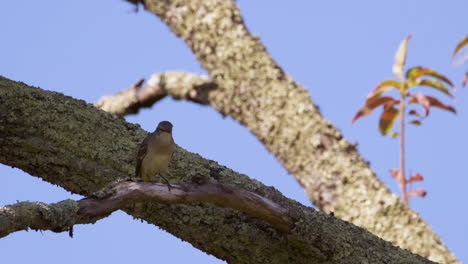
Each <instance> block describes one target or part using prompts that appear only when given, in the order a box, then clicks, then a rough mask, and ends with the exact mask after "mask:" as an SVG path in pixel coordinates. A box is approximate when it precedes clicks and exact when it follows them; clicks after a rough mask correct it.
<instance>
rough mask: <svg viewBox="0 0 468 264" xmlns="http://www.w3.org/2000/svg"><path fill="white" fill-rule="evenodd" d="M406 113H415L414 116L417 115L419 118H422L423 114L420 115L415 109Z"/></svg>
mask: <svg viewBox="0 0 468 264" xmlns="http://www.w3.org/2000/svg"><path fill="white" fill-rule="evenodd" d="M408 114H409V115H415V116H417V117H419V118H421V119H423V118H424V116H422V115H421V114H420V113H419V112H418V111H416V110H410V111H409V112H408Z"/></svg>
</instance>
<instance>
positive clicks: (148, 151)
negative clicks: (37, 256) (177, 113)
mask: <svg viewBox="0 0 468 264" xmlns="http://www.w3.org/2000/svg"><path fill="white" fill-rule="evenodd" d="M174 150H175V143H174V139H173V138H172V124H171V122H169V121H162V122H160V123H159V125H158V127H157V128H156V130H155V131H154V132H153V133H149V134H148V136H146V138H145V139H144V140H143V142H141V144H140V149H139V151H138V157H137V165H136V168H135V176H136V177H137V178H138V177H141V178H142V180H143V181H145V182H148V181H151V180H152V179H153V178H154V176H155V175H156V174H159V176H161V178H163V179H164V180H165V181H166V183H167V185H168V188H169V190H171V184H170V183H169V181H168V180H167V179H166V178H164V176H162V175H161V172H163V171H165V170H166V169H167V167H168V166H169V162H170V161H171V158H172V153H174Z"/></svg>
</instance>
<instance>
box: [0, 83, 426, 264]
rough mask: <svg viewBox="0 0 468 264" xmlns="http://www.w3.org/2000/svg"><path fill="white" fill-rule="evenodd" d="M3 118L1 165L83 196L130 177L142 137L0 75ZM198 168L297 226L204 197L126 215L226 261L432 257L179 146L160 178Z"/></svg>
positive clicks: (145, 206) (116, 121)
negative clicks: (278, 225) (285, 228)
mask: <svg viewBox="0 0 468 264" xmlns="http://www.w3.org/2000/svg"><path fill="white" fill-rule="evenodd" d="M0 124H1V126H0V135H1V138H0V162H1V163H3V164H7V165H10V166H14V167H18V168H20V169H22V170H24V171H26V172H28V173H30V174H31V175H34V176H37V177H40V178H42V179H44V180H46V181H48V182H51V183H53V184H58V185H60V186H62V187H64V188H65V189H67V190H69V191H71V192H74V193H78V194H82V195H85V196H89V195H91V194H92V193H93V192H95V191H96V190H98V189H101V188H102V187H103V186H105V185H107V184H109V183H110V182H112V181H115V180H118V179H119V178H120V179H123V178H127V177H128V176H129V175H132V173H133V168H134V165H135V157H136V153H135V152H136V149H137V145H138V143H139V142H140V141H141V140H142V139H143V137H144V136H145V134H146V133H145V132H144V131H143V130H141V129H140V128H139V127H138V126H136V125H132V124H129V123H126V122H125V121H124V120H122V119H120V118H117V117H115V116H113V115H111V114H109V113H106V112H104V111H101V110H98V109H96V108H95V107H93V106H92V105H89V104H86V103H85V102H83V101H79V100H75V99H73V98H71V97H67V96H64V95H62V94H59V93H55V92H46V91H43V90H41V89H38V88H32V87H28V86H26V85H25V84H22V83H17V82H13V81H10V80H8V79H5V78H3V77H0ZM197 174H202V175H205V176H208V177H213V178H214V179H215V180H217V181H218V182H221V183H227V184H233V185H236V186H238V187H240V188H243V189H246V190H249V191H252V192H255V193H257V194H259V195H261V196H263V197H266V198H268V199H270V200H272V201H274V202H275V203H277V204H279V205H280V206H282V207H284V208H286V209H287V210H288V213H289V217H290V219H291V221H292V223H293V225H294V228H293V229H292V230H291V232H289V233H285V232H281V231H278V230H277V229H275V228H273V227H271V226H270V225H269V224H267V223H266V222H264V221H262V220H259V219H257V218H255V217H252V216H249V215H247V214H244V213H242V212H239V211H238V210H233V209H229V208H223V207H218V206H214V205H211V204H206V203H201V204H198V205H190V206H189V205H165V204H155V203H142V204H137V206H135V207H134V208H133V210H126V212H127V213H130V214H131V215H133V216H135V217H138V218H141V219H144V220H146V221H148V222H150V223H154V224H156V225H158V226H160V227H161V228H163V229H165V230H167V231H168V232H170V233H172V234H174V235H175V236H177V237H179V238H181V239H183V240H185V241H188V242H190V243H191V244H192V245H194V246H195V247H197V248H199V249H201V250H203V251H205V252H207V253H210V254H213V255H215V256H216V257H218V258H220V259H224V260H227V261H228V262H230V263H432V262H430V261H428V260H427V259H424V258H422V257H420V256H417V255H413V254H412V253H410V252H409V251H406V250H402V249H400V248H397V247H394V246H392V245H391V243H389V242H386V241H384V240H382V239H380V238H378V237H376V236H375V235H373V234H371V233H370V232H369V231H367V230H365V229H362V228H359V227H356V226H354V225H352V224H350V223H347V222H345V221H343V220H340V219H337V218H335V217H333V216H330V215H327V214H325V213H323V212H318V211H315V210H314V209H312V208H309V207H306V206H303V205H301V204H299V203H297V202H295V201H292V200H289V199H287V198H285V197H284V196H282V195H281V194H280V193H279V192H278V191H276V190H275V189H274V188H272V187H266V186H264V185H262V184H261V183H260V182H257V181H255V180H251V179H249V178H248V177H247V176H245V175H241V174H238V173H235V172H234V171H232V170H230V169H228V168H226V167H223V166H220V165H219V164H217V163H216V162H213V161H209V160H206V159H203V158H202V157H200V156H198V155H196V154H193V153H190V152H188V151H186V150H184V149H182V148H180V147H178V148H177V150H176V153H175V154H174V156H173V159H172V162H171V165H170V167H169V170H168V172H167V174H166V176H167V177H168V178H169V179H170V180H172V181H174V182H175V181H176V176H177V175H184V177H183V178H182V179H178V180H179V181H184V180H186V179H190V178H191V177H192V176H193V175H197ZM213 231H216V235H213Z"/></svg>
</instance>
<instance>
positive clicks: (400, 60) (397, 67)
mask: <svg viewBox="0 0 468 264" xmlns="http://www.w3.org/2000/svg"><path fill="white" fill-rule="evenodd" d="M411 37H412V35H408V36H407V37H406V38H405V39H404V40H403V41H402V42H401V43H400V46H399V47H398V50H397V52H396V54H395V63H394V64H393V68H392V70H393V73H394V74H395V75H396V76H397V77H398V78H399V79H400V80H403V67H405V63H406V53H407V51H408V42H409V40H410V39H411Z"/></svg>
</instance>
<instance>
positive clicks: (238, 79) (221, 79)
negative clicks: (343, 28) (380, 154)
mask: <svg viewBox="0 0 468 264" xmlns="http://www.w3.org/2000/svg"><path fill="white" fill-rule="evenodd" d="M131 2H133V3H138V2H141V3H143V6H144V7H145V8H146V9H147V10H149V11H150V12H152V13H154V14H155V15H157V16H158V17H159V18H161V20H162V21H164V22H165V23H166V24H167V25H168V26H169V27H170V29H171V30H172V31H173V32H174V33H175V34H176V35H177V36H179V37H180V38H181V39H183V40H184V41H185V42H186V43H187V45H188V46H189V47H190V49H191V50H192V52H193V53H194V55H195V56H196V58H197V60H198V61H199V62H200V63H201V65H202V66H203V67H204V68H205V69H206V70H207V72H208V73H209V75H210V77H211V78H212V80H213V82H214V83H216V84H217V85H218V87H217V89H215V90H212V91H211V92H209V93H208V100H209V102H210V105H211V106H212V107H213V108H215V109H216V110H218V111H219V112H220V113H221V114H223V115H226V116H231V117H232V118H234V119H235V120H237V121H239V122H240V123H242V124H244V125H245V126H246V127H247V128H248V129H249V130H250V131H251V132H252V133H253V134H255V135H256V136H257V138H258V139H259V140H260V141H261V142H262V143H263V144H264V145H265V147H266V148H267V149H268V150H269V151H270V152H271V153H272V154H273V155H275V156H276V158H277V159H278V160H279V161H280V162H281V163H282V165H283V166H284V167H285V168H286V169H287V170H288V172H290V173H291V174H293V175H294V176H295V177H296V179H297V180H298V181H299V183H300V184H301V185H302V186H303V187H304V189H305V191H306V192H307V194H308V196H309V197H310V199H311V200H312V201H313V203H314V204H315V205H317V206H318V207H319V208H320V209H322V210H324V211H325V212H330V211H334V212H335V214H336V215H337V216H339V217H341V218H343V219H345V220H348V221H351V222H353V223H355V224H356V225H359V226H362V227H365V228H367V229H368V230H370V231H372V232H373V233H375V234H377V235H379V236H380V237H382V238H384V239H387V240H389V241H392V242H393V243H395V244H397V245H399V246H401V247H403V248H407V249H411V250H412V251H414V252H418V253H419V254H421V255H423V256H426V257H428V258H430V259H433V260H436V261H440V262H444V263H456V262H457V260H456V258H455V257H454V256H453V254H451V252H450V251H449V250H448V248H447V247H445V245H444V244H443V243H442V242H441V240H440V238H439V237H438V236H437V235H436V234H435V233H433V232H432V230H431V228H430V227H429V226H428V224H427V223H426V222H424V220H422V219H421V218H420V217H419V215H418V214H417V213H416V212H414V211H412V210H411V209H410V208H408V207H407V206H406V205H404V204H403V203H402V202H401V201H399V199H398V198H397V197H396V196H395V195H394V194H392V193H391V192H390V191H389V190H388V189H387V188H386V187H385V185H384V184H383V183H382V182H381V181H380V180H378V179H377V178H376V176H375V173H374V172H373V171H372V170H371V169H370V168H369V166H368V164H367V163H366V161H365V160H364V159H363V158H362V157H361V156H360V155H359V153H358V152H357V150H356V148H355V147H354V146H353V145H352V144H350V143H349V142H348V141H346V140H345V139H344V138H343V136H342V135H341V133H340V132H339V131H338V130H337V129H336V128H335V127H333V125H332V124H330V123H329V122H328V121H327V120H326V119H324V118H323V117H322V116H321V114H320V113H319V111H318V109H317V108H316V107H315V106H314V104H313V102H312V101H311V99H310V95H309V93H308V92H307V90H306V89H304V88H303V87H301V86H300V85H299V84H297V83H295V82H294V81H293V80H292V79H291V78H290V77H289V76H288V75H287V74H286V73H284V72H283V70H282V69H281V68H280V67H279V65H278V64H277V63H276V62H275V61H273V59H272V58H271V56H270V55H269V54H268V52H267V50H266V48H265V47H264V46H263V45H262V44H261V43H260V41H259V39H258V37H255V36H252V34H250V32H249V31H248V30H247V28H246V27H245V25H244V22H243V18H242V16H241V14H240V10H239V9H238V7H237V6H236V4H235V2H234V1H233V0H200V1H190V0H174V1H160V0H139V1H131ZM356 205H359V206H356Z"/></svg>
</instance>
